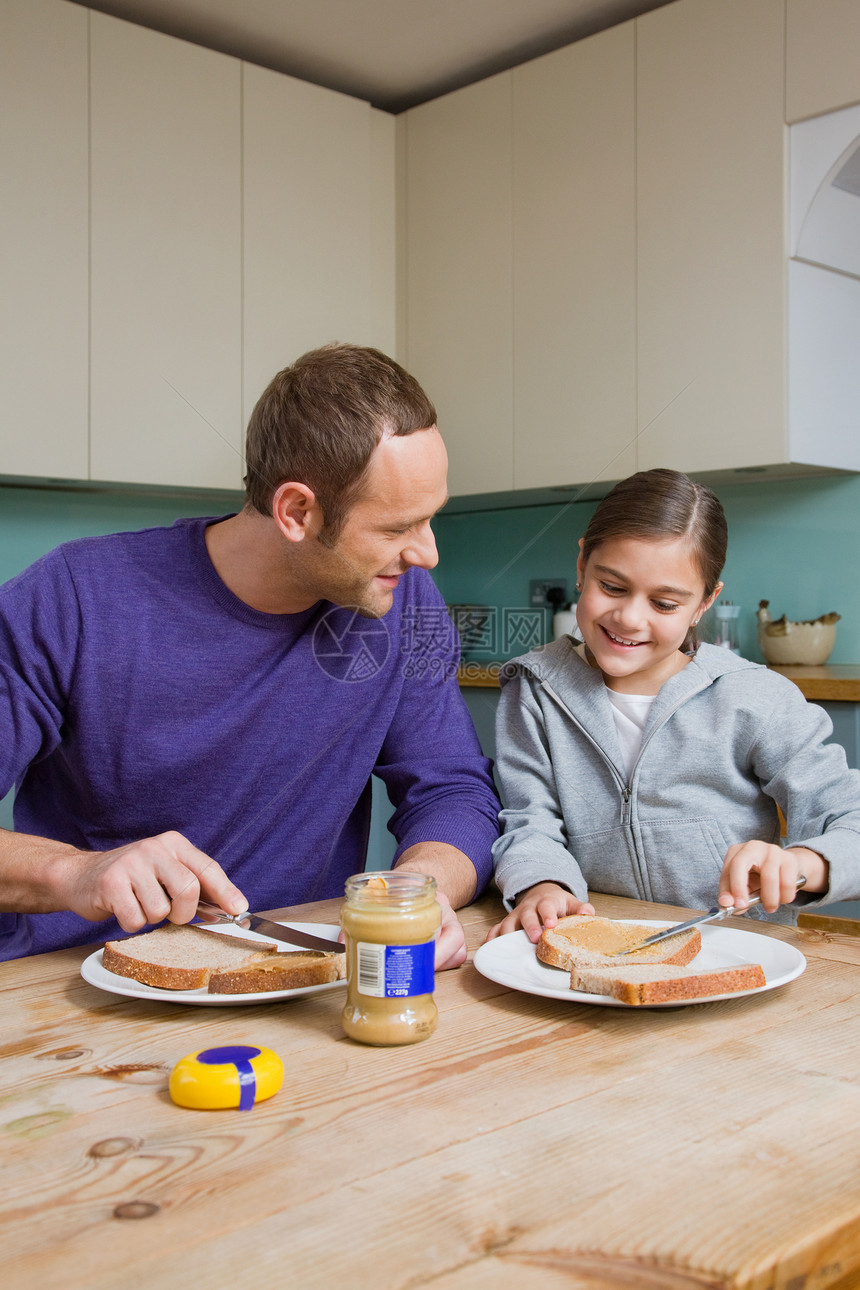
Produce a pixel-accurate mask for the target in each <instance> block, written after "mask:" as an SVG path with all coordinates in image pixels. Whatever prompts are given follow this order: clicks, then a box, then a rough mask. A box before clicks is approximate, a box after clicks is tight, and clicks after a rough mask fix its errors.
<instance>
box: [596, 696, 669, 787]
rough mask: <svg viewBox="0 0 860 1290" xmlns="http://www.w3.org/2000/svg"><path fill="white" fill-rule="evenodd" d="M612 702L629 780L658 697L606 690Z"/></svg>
mask: <svg viewBox="0 0 860 1290" xmlns="http://www.w3.org/2000/svg"><path fill="white" fill-rule="evenodd" d="M606 694H607V697H608V699H609V702H610V703H611V704H612V715H613V717H614V718H615V729H616V730H617V732H618V743H619V745H620V747H621V757H622V759H623V761H624V773H625V774H626V776H627V778H628V780H629V778H630V773H631V771H632V770H633V767H634V765H635V764H636V758H637V757H638V756H639V749H640V748H641V747H642V731H643V730H644V729H645V723H646V721H647V720H648V713H649V712H650V711H651V704H652V703H653V702H654V700H655V698H656V697H657V696H656V695H654V694H617V693H616V691H615V690H610V689H609V688H608V687H607V690H606Z"/></svg>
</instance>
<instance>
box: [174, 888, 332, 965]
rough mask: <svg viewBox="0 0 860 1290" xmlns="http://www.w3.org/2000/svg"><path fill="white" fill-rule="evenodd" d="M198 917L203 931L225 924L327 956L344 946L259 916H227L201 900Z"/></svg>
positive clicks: (214, 906)
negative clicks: (323, 953) (318, 951)
mask: <svg viewBox="0 0 860 1290" xmlns="http://www.w3.org/2000/svg"><path fill="white" fill-rule="evenodd" d="M197 913H198V915H199V916H200V917H201V918H202V919H203V920H204V921H203V922H202V923H200V924H198V926H200V927H202V929H203V930H204V931H207V930H211V929H207V927H206V923H226V924H227V926H229V927H243V928H245V929H246V930H247V931H251V932H260V933H261V934H262V935H263V936H270V937H271V938H272V940H275V941H285V942H286V943H287V945H292V946H296V945H301V946H302V947H303V948H304V949H308V950H326V951H327V952H328V953H329V954H343V953H344V952H345V950H346V946H345V945H343V944H341V942H340V941H330V940H328V939H327V938H326V937H324V936H314V935H312V934H311V933H310V932H303V931H300V930H299V929H298V928H297V927H288V926H285V925H284V924H283V923H274V922H272V920H271V919H270V918H261V917H260V915H259V914H251V913H246V914H228V913H227V912H226V911H225V910H223V909H220V908H219V907H218V905H210V904H208V902H207V901H205V900H201V901H200V902H199V904H198V906H197Z"/></svg>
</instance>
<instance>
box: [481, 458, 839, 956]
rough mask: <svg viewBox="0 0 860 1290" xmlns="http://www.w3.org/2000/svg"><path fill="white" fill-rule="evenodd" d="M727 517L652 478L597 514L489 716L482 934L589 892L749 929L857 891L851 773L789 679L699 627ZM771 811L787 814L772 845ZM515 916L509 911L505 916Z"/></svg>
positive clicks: (550, 916)
mask: <svg viewBox="0 0 860 1290" xmlns="http://www.w3.org/2000/svg"><path fill="white" fill-rule="evenodd" d="M726 538H727V535H726V520H725V515H724V514H723V508H722V506H721V505H720V502H719V501H718V499H717V498H716V497H715V496H714V494H713V493H712V492H711V491H710V490H709V489H707V488H705V487H703V486H702V485H701V484H697V483H694V482H693V480H691V479H688V478H687V476H686V475H681V474H678V473H677V472H676V471H672V470H650V471H645V472H642V473H640V474H637V475H632V476H631V477H630V478H629V479H626V480H623V481H622V482H621V483H620V484H618V485H616V487H615V488H614V489H613V490H612V491H611V492H610V493H609V494H608V496H607V497H606V498H604V500H603V501H602V502H601V503H600V505H599V506H598V508H597V511H596V512H595V514H594V517H593V518H592V520H591V523H590V524H589V525H588V528H587V530H586V534H585V537H584V538H582V539H580V543H579V547H580V554H579V559H578V560H577V566H576V569H577V590H578V591H579V592H580V593H581V594H580V599H579V602H578V604H577V621H578V625H579V635H580V636H581V638H582V643H581V644H578V643H577V642H576V641H574V639H573V638H572V637H570V636H566V637H563V638H562V639H561V640H560V641H556V642H554V643H553V644H552V645H549V646H547V647H546V648H544V649H538V650H534V651H533V652H532V653H530V654H526V655H524V656H523V657H522V658H519V659H515V660H514V661H513V663H511V664H509V665H508V667H507V669H506V670H505V674H504V675H503V677H502V695H501V699H500V702H499V710H498V715H497V719H496V745H497V769H498V773H499V778H500V783H501V788H502V798H503V800H504V802H505V809H504V810H503V811H502V820H503V823H504V833H503V835H502V837H501V838H499V840H498V841H497V843H496V844H495V847H494V859H495V866H496V882H497V883H498V885H499V887H500V889H501V891H502V895H503V897H504V899H505V904H506V906H507V908H508V909H509V910H510V909H512V912H511V913H509V914H508V916H507V917H506V918H505V919H503V920H502V922H501V923H499V924H498V925H497V926H496V927H494V928H493V929H492V931H491V932H490V936H491V937H492V936H497V935H499V934H500V933H503V932H510V931H514V930H515V929H516V928H519V927H522V928H523V929H524V930H525V931H526V932H527V933H528V936H529V938H530V939H531V940H532V941H537V939H538V937H539V936H540V933H541V928H542V926H547V927H554V926H555V924H556V923H557V922H558V920H559V918H561V917H563V916H564V915H566V914H577V913H579V914H593V913H594V908H593V906H592V905H591V904H589V903H588V889H589V887H593V888H594V889H595V890H597V891H601V892H608V893H612V894H614V895H619V896H633V897H636V898H638V899H640V900H654V901H660V902H666V903H669V904H673V905H684V906H687V907H691V908H694V909H701V908H707V907H708V906H710V905H711V904H713V902H714V896H715V894H716V893H717V892H719V903H720V904H722V905H737V906H741V907H742V906H744V905H746V904H747V903H748V902H749V898H750V896H751V895H752V894H754V893H758V894H760V896H761V901H762V903H761V905H759V906H756V907H755V908H754V909H753V910H752V911H751V916H753V917H755V916H758V917H767V916H770V917H771V918H773V919H774V920H775V921H779V922H793V921H794V917H795V911H793V910H791V909H785V908H781V906H786V905H788V904H789V902H791V901H793V900H794V898H795V896H796V895H797V888H798V882H799V879H800V876H801V874H802V875H804V876H805V879H806V882H805V886H804V889H803V894H802V895H801V896H800V900H802V901H804V902H807V903H808V902H809V901H810V895H811V899H812V901H815V900H816V898H818V899H819V900H821V901H834V900H845V899H851V898H854V897H856V896H857V895H858V893H860V773H858V772H857V771H855V770H849V769H848V767H847V764H846V760H845V754H844V752H843V750H842V748H840V747H839V746H838V745H835V744H825V743H824V739H825V738H826V737H827V736H828V735H829V734H830V732H831V729H832V727H831V723H830V721H829V719H828V717H827V716H826V714H825V713H824V712H823V711H822V709H821V708H818V707H815V706H814V705H811V704H808V703H807V702H806V701H805V699H804V698H803V696H802V695H801V693H800V691H799V689H798V688H797V687H796V686H795V685H794V684H793V682H791V681H789V680H787V679H786V678H785V677H782V676H780V675H779V674H778V673H775V672H771V671H769V670H768V669H767V668H766V667H762V666H760V665H759V664H756V663H750V662H747V660H746V659H742V658H738V657H737V656H736V655H735V654H733V653H731V652H730V651H728V650H724V649H719V648H717V647H716V646H713V645H699V644H698V643H697V640H696V633H695V629H696V626H697V624H698V623H699V621H700V619H701V617H702V615H703V614H704V613H706V612H707V610H708V609H709V608H710V607H711V605H712V604H713V603H714V601H715V600H716V598H717V596H718V595H719V594H720V592H721V590H722V587H723V584H722V582H720V574H721V572H722V568H723V564H724V562H725V554H726ZM777 806H779V807H780V808H781V809H782V812H783V814H784V816H785V819H786V821H787V839H786V845H785V847H783V846H781V845H780V843H779V837H780V821H779V814H778V811H777ZM512 907H513V908H512Z"/></svg>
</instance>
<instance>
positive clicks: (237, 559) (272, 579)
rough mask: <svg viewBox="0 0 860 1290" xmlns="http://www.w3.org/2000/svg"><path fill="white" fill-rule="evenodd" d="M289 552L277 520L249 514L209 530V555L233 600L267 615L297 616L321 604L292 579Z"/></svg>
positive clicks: (246, 511) (247, 512) (211, 526)
mask: <svg viewBox="0 0 860 1290" xmlns="http://www.w3.org/2000/svg"><path fill="white" fill-rule="evenodd" d="M285 546H286V543H285V541H284V538H283V536H282V535H281V534H280V533H279V532H278V529H277V526H276V524H275V522H274V520H270V519H267V518H266V517H265V516H264V515H258V514H257V513H256V512H255V511H251V510H248V509H246V510H243V511H240V512H239V514H238V515H233V516H231V517H230V519H227V520H221V521H219V523H217V524H210V525H209V527H208V528H207V529H206V549H207V551H208V552H209V559H210V560H211V561H212V564H213V567H214V569H215V572H216V573H217V574H218V577H219V578H220V579H221V581H222V582H223V583H224V585H225V586H226V587H227V588H228V589H229V590H230V591H232V592H233V595H234V596H238V598H239V600H242V601H244V603H245V604H246V605H249V606H250V607H251V608H252V609H258V610H260V612H261V613H264V614H298V613H301V612H302V611H303V610H305V609H310V607H311V605H312V604H315V603H316V600H315V599H313V598H311V599H309V593H308V592H307V591H306V590H303V588H302V586H301V583H300V582H299V581H298V580H297V579H295V578H294V577H291V576H290V569H289V565H288V561H287V558H286V557H287V552H286V551H285V550H284V547H285Z"/></svg>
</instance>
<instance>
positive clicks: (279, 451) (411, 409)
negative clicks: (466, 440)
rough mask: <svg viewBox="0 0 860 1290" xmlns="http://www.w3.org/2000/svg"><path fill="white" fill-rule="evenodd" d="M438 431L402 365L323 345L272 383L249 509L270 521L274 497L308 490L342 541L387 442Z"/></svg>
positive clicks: (250, 479)
mask: <svg viewBox="0 0 860 1290" xmlns="http://www.w3.org/2000/svg"><path fill="white" fill-rule="evenodd" d="M435 424H436V409H435V408H434V407H433V404H432V403H431V402H430V400H429V399H428V398H427V395H426V394H425V393H424V391H423V390H422V388H421V386H420V385H419V384H418V382H417V381H416V380H415V378H414V377H413V376H410V375H409V373H408V372H407V371H405V370H404V369H403V368H402V367H401V366H400V364H399V363H395V361H394V359H392V358H388V357H387V355H385V354H383V353H381V352H380V351H379V350H378V349H366V348H363V347H362V346H359V345H325V346H323V348H322V349H312V350H310V351H309V352H308V353H307V354H303V355H302V357H301V358H299V359H297V360H296V361H295V363H293V364H292V365H291V366H290V367H285V368H284V370H283V371H282V372H279V373H278V375H277V376H276V377H275V378H274V380H273V381H271V382H270V384H269V386H268V388H267V389H266V390H265V391H264V392H263V394H262V395H261V396H260V398H259V400H258V402H257V406H256V407H255V408H254V411H253V412H252V413H251V419H250V421H249V422H248V434H247V440H246V450H245V461H246V467H247V474H246V476H245V491H246V496H247V505H249V506H251V507H253V508H254V510H256V511H259V512H260V514H261V515H266V516H269V515H271V513H272V499H273V497H274V494H275V491H276V489H277V488H278V487H279V486H280V485H281V484H283V483H286V482H287V481H289V480H294V481H296V482H297V483H301V484H306V485H307V487H308V488H311V489H312V490H313V492H314V494H315V495H316V498H317V501H318V502H319V504H320V507H321V509H322V513H323V523H324V528H323V532H324V533H325V535H326V536H327V537H328V538H329V539H330V540H335V539H336V538H337V535H338V533H339V532H340V529H341V528H342V526H343V522H344V520H345V519H346V516H347V513H348V511H349V508H350V506H351V505H352V503H353V502H354V501H355V499H356V497H357V495H358V493H359V492H360V490H361V485H362V482H363V480H364V477H365V474H366V473H367V469H368V466H369V464H370V458H371V455H372V453H373V450H374V448H375V447H376V446H377V444H378V443H379V441H380V439H381V438H382V436H383V434H385V433H388V434H396V435H405V434H412V433H413V431H415V430H427V429H429V428H430V427H431V426H434V425H435Z"/></svg>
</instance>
